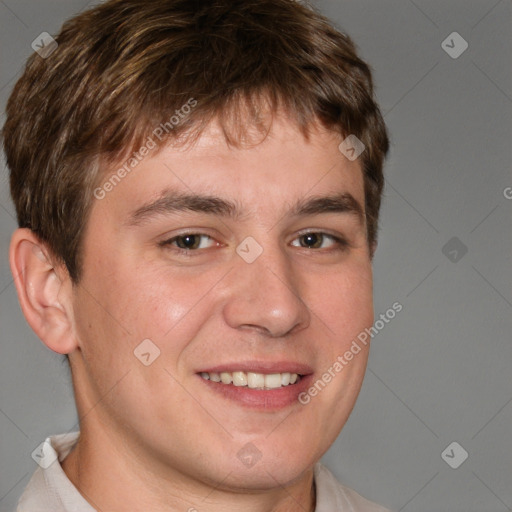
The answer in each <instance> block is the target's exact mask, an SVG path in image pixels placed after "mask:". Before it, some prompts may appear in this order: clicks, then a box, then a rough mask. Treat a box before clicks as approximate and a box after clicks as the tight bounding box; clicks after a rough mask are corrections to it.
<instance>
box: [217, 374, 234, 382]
mask: <svg viewBox="0 0 512 512" xmlns="http://www.w3.org/2000/svg"><path fill="white" fill-rule="evenodd" d="M220 380H221V381H222V382H223V384H231V382H232V381H233V376H232V375H231V373H228V372H222V373H221V374H220Z"/></svg>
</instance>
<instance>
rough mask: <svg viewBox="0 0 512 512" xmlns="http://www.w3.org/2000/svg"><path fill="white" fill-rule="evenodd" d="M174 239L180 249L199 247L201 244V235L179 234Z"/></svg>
mask: <svg viewBox="0 0 512 512" xmlns="http://www.w3.org/2000/svg"><path fill="white" fill-rule="evenodd" d="M174 241H175V242H176V245H177V246H178V247H179V248H180V249H197V248H198V247H199V245H200V244H201V235H183V236H177V237H176V238H175V239H174Z"/></svg>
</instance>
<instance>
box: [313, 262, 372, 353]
mask: <svg viewBox="0 0 512 512" xmlns="http://www.w3.org/2000/svg"><path fill="white" fill-rule="evenodd" d="M313 281H314V283H313ZM308 286H309V289H310V290H314V292H312V293H311V294H310V296H309V297H310V299H309V301H310V304H311V309H312V310H313V312H314V313H315V315H316V316H318V317H319V318H320V319H321V321H322V323H323V324H324V326H325V328H326V330H327V331H328V332H329V334H330V336H329V337H330V338H331V337H332V338H334V339H335V340H336V342H337V343H338V344H340V343H341V344H345V343H347V342H350V341H351V340H352V339H354V338H355V337H356V336H357V334H359V333H360V332H361V331H363V330H364V329H365V328H367V327H370V326H371V325H372V324H373V291H372V290H373V285H372V272H371V265H370V264H369V263H354V264H351V265H348V266H346V267H345V268H343V269H340V271H339V272H333V273H331V274H330V275H329V276H323V277H322V278H318V279H316V280H315V279H313V280H312V281H311V282H310V283H309V285H308Z"/></svg>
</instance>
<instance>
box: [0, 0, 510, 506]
mask: <svg viewBox="0 0 512 512" xmlns="http://www.w3.org/2000/svg"><path fill="white" fill-rule="evenodd" d="M86 5H87V1H86V0H66V1H64V0H60V1H59V0H38V1H37V2H34V1H28V0H27V1H25V0H0V19H1V24H0V41H1V49H0V59H1V62H0V65H1V77H0V101H1V104H2V111H3V106H4V105H5V101H6V99H7V97H8V94H9V92H10V90H11V88H12V86H13V84H14V81H15V78H16V77H17V76H18V75H19V73H20V70H21V68H22V66H23V65H24V60H25V59H26V57H27V56H28V55H29V54H30V53H31V51H32V50H31V47H30V44H31V42H32V41H33V40H34V39H35V38H36V36H38V35H39V34H40V33H41V32H42V31H47V32H49V33H56V32H57V31H58V29H59V27H60V25H61V23H62V21H63V20H64V19H66V18H67V17H69V16H71V15H72V14H74V13H76V12H78V11H80V10H82V9H83V8H84V7H85V6H86ZM317 5H318V6H319V8H320V9H321V10H322V11H323V12H324V13H325V14H327V15H328V16H329V17H330V18H331V19H332V20H333V21H334V22H335V23H336V24H337V25H338V26H339V27H340V28H342V29H343V30H345V31H347V32H348V33H349V34H350V35H351V36H352V37H353V38H354V40H355V41H356V42H357V44H358V46H359V48H360V50H361V53H362V55H363V57H364V58H366V59H367V60H368V61H369V62H370V63H371V64H372V67H373V68H374V71H375V81H376V84H377V94H378V97H379V100H380V103H381V106H382V110H383V112H384V114H385V119H386V122H387V124H388V126H389V129H390V132H391V137H392V150H391V155H390V158H389V161H388V163H387V167H386V170H387V188H386V192H385V197H384V204H383V209H382V224H381V235H380V246H379V249H378V251H377V255H376V259H375V306H376V312H377V313H380V312H385V311H386V309H388V308H389V307H390V306H391V305H392V304H393V303H394V302H395V301H398V302H400V303H401V304H402V305H403V311H402V312H401V313H399V314H398V315H397V316H396V317H395V319H393V320H392V321H391V322H390V323H389V324H388V325H386V326H385V328H384V329H382V330H381V331H380V333H379V334H378V335H377V336H376V337H375V338H374V341H373V347H372V353H371V356H370V363H369V369H368V372H367V377H366V381H365V384H364V386H363V390H362V392H361V395H360V398H359V401H358V403H357V405H356V408H355V410H354V413H353V415H352V417H351V418H350V420H349V422H348V424H347V425H346V427H345V429H344V430H343V432H342V434H341V435H340V437H339V438H338V440H337V442H336V443H335V445H334V446H333V447H332V449H331V450H330V451H329V452H328V454H327V455H326V456H325V458H324V462H325V463H326V464H327V465H328V466H329V467H330V468H331V469H332V470H333V471H334V473H335V474H336V475H337V477H338V478H339V479H340V480H342V481H343V482H344V483H346V484H347V485H349V486H351V487H353V488H355V489H356V490H358V491H359V492H360V493H361V494H363V495H365V496H366V497H368V498H369V499H372V500H375V501H377V502H379V503H382V504H383V505H386V506H388V507H390V508H392V509H394V510H400V511H404V512H412V511H417V512H428V511H444V512H456V511H464V512H473V511H474V512H483V511H485V512H502V511H507V510H511V509H512V442H511V433H512V429H511V426H512V421H511V420H512V404H511V401H512V372H511V370H510V367H511V363H512V343H511V341H512V340H511V334H510V333H511V323H512V322H511V319H512V315H511V313H512V271H511V255H512V229H511V222H510V221H511V210H512V199H507V198H506V197H505V194H504V191H505V190H506V189H507V187H512V175H511V172H510V169H511V162H512V158H511V157H512V155H511V147H512V138H511V135H512V133H511V131H512V130H511V126H512V125H511V119H512V79H511V74H512V71H511V70H512V66H511V65H512V59H511V53H512V52H511V41H512V38H511V35H512V34H511V32H512V30H511V29H512V23H511V19H512V18H511V12H512V2H511V0H500V1H495V0H487V1H484V0H471V1H469V0H465V1H462V0H457V1H454V0H450V1H446V0H415V1H414V2H413V1H412V0H371V1H370V0H363V1H358V2H355V1H348V0H347V1H342V0H331V1H327V0H324V1H319V2H318V3H317ZM454 31H456V32H458V33H459V34H460V35H461V36H462V37H463V38H464V39H465V40H466V41H467V43H468V44H469V47H468V49H467V50H466V51H465V52H464V53H462V54H461V55H460V56H459V57H458V58H456V59H453V58H451V57H450V56H449V55H448V54H447V53H446V52H445V51H444V50H443V47H442V46H441V43H442V42H443V41H444V40H445V39H446V38H447V36H448V35H449V34H451V33H452V32H454ZM445 44H448V45H450V46H454V49H453V50H457V49H458V48H459V46H458V44H459V43H458V42H456V40H454V41H453V42H452V41H451V40H450V39H448V41H447V43H445ZM3 120H4V116H3V115H2V118H1V119H0V121H1V122H2V124H3ZM0 187H1V191H0V248H1V259H0V326H1V330H0V347H1V354H2V355H1V358H0V370H1V371H0V461H1V463H0V511H5V510H9V509H10V508H11V507H13V506H14V503H15V502H16V500H17V497H18V496H19V495H20V493H21V492H22V490H23V488H24V486H25V485H26V483H27V481H28V478H29V476H30V474H31V473H32V472H33V470H34V469H35V463H34V462H33V460H32V459H31V457H30V454H31V452H32V450H34V448H35V447H36V446H37V445H38V444H39V443H40V442H41V441H42V440H43V439H44V438H45V436H47V435H49V434H54V433H58V432H64V431H67V430H69V429H71V428H72V427H73V426H74V424H75V422H76V412H75V409H74V403H73V398H72V393H71V386H70V381H69V373H68V369H67V367H66V365H65V364H63V362H62V359H61V358H60V357H59V356H56V355H53V354H52V353H50V351H48V350H47V349H45V348H44V347H43V346H42V344H41V343H40V342H39V341H38V340H37V338H36V337H35V335H34V334H33V333H32V332H31V330H30V328H29V327H28V326H27V325H26V324H25V321H24V319H23V316H22V314H21V312H20V309H19V306H18V303H17V298H16V295H15V289H14V286H13V284H12V278H11V275H10V271H9V268H8V262H7V250H8V243H9V238H10V234H11V232H12V231H13V230H14V229H15V227H16V223H15V220H14V210H13V205H12V203H11V201H10V199H9V193H8V187H7V171H6V169H5V163H4V162H2V169H1V173H0ZM511 195H512V194H511ZM453 237H457V239H456V240H455V241H452V244H454V245H451V246H448V247H447V248H445V249H444V250H443V247H445V244H446V243H447V242H448V241H449V240H450V239H452V238H453ZM464 247H466V248H467V253H466V254H464ZM454 249H455V251H456V252H452V251H453V250H454ZM461 255H462V257H461ZM452 260H455V261H452ZM453 441H456V442H458V443H459V444H460V445H461V446H462V447H463V448H464V449H465V450H466V451H467V452H468V454H469V457H468V459H467V460H466V461H465V462H464V463H463V464H462V465H461V466H460V467H459V468H458V469H452V468H451V467H450V466H449V465H448V464H447V463H446V462H445V461H444V460H443V458H442V457H441V453H442V452H443V450H444V449H445V448H446V447H447V446H448V445H449V444H450V443H452V442H453ZM459 454H460V449H457V450H455V451H454V452H450V455H451V456H452V461H453V460H458V457H459Z"/></svg>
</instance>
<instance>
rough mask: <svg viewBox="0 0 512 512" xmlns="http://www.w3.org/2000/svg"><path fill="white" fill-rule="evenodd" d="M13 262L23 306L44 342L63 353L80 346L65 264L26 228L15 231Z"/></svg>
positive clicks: (25, 313)
mask: <svg viewBox="0 0 512 512" xmlns="http://www.w3.org/2000/svg"><path fill="white" fill-rule="evenodd" d="M9 262H10V265H11V272H12V274H13V276H14V283H15V285H16V290H17V292H18V300H19V302H20V306H21V309H22V311H23V314H24V315H25V318H26V320H27V322H28V323H29V325H30V327H32V329H33V330H34V332H35V333H36V334H37V336H38V337H39V338H40V339H41V340H42V341H43V342H44V344H45V345H46V346H47V347H48V348H50V349H51V350H53V351H54V352H58V353H59V354H69V353H70V352H72V351H73V350H75V349H76V348H77V346H78V343H77V341H76V338H75V336H74V329H73V308H72V300H71V299H72V291H73V287H72V282H71V279H70V277H69V274H68V272H67V269H66V268H65V266H64V265H63V264H57V263H55V262H54V259H52V258H51V254H50V251H49V250H48V249H47V247H46V246H45V244H44V243H42V242H41V241H40V240H39V238H38V237H37V236H36V235H35V234H34V232H33V231H31V230H30V229H26V228H21V229H17V230H16V231H15V232H14V234H13V235H12V239H11V245H10V248H9Z"/></svg>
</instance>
